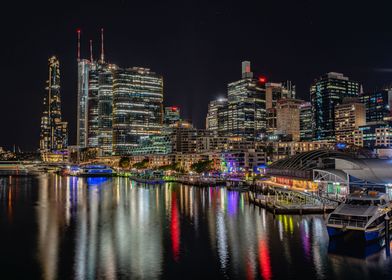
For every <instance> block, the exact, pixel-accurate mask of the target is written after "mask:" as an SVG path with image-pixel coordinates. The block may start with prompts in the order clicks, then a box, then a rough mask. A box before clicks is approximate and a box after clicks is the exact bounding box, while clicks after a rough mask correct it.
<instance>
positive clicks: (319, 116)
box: [310, 72, 361, 140]
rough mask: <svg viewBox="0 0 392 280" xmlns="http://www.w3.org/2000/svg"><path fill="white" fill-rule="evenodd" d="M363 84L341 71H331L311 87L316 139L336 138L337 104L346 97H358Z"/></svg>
mask: <svg viewBox="0 0 392 280" xmlns="http://www.w3.org/2000/svg"><path fill="white" fill-rule="evenodd" d="M360 91H361V86H360V84H359V83H358V82H356V81H352V80H350V79H349V78H348V77H345V76H344V75H343V74H341V73H335V72H330V73H327V74H325V75H323V76H321V77H320V78H318V79H316V80H315V81H314V82H313V84H312V86H311V88H310V98H311V103H312V115H313V128H314V139H315V140H334V139H335V118H334V116H335V106H336V105H338V104H340V103H342V101H343V98H345V97H358V96H359V94H360Z"/></svg>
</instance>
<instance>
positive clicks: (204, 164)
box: [191, 160, 213, 173]
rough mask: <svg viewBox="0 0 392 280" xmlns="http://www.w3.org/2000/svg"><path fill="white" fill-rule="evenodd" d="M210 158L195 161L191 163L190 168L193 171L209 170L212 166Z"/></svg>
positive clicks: (202, 171)
mask: <svg viewBox="0 0 392 280" xmlns="http://www.w3.org/2000/svg"><path fill="white" fill-rule="evenodd" d="M212 163H213V162H212V160H204V161H203V160H200V161H198V162H195V163H193V164H192V165H191V170H192V171H195V172H196V173H204V172H208V171H211V170H212V169H213V168H212Z"/></svg>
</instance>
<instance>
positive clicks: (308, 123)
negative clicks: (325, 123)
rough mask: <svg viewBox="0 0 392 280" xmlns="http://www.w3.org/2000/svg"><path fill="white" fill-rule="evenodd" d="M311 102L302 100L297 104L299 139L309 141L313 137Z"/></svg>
mask: <svg viewBox="0 0 392 280" xmlns="http://www.w3.org/2000/svg"><path fill="white" fill-rule="evenodd" d="M312 125H313V120H312V104H311V103H310V102H303V103H302V104H301V105H300V106H299V127H300V128H299V133H300V139H301V141H311V140H312V139H313V128H312Z"/></svg>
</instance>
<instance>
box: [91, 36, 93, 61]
mask: <svg viewBox="0 0 392 280" xmlns="http://www.w3.org/2000/svg"><path fill="white" fill-rule="evenodd" d="M90 62H91V63H92V62H93V40H90Z"/></svg>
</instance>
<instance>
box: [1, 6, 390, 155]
mask: <svg viewBox="0 0 392 280" xmlns="http://www.w3.org/2000/svg"><path fill="white" fill-rule="evenodd" d="M177 4H178V3H177ZM252 4H254V5H255V6H254V7H255V9H252V8H250V7H244V6H240V7H237V5H235V4H232V3H226V5H224V6H223V5H221V3H220V4H211V5H207V4H206V3H202V2H200V3H193V5H191V6H184V5H178V6H177V7H176V6H175V4H172V5H173V6H171V5H168V6H164V5H163V4H157V5H156V6H153V7H147V6H145V5H144V4H137V5H136V6H131V5H130V4H128V3H126V2H124V1H123V2H121V3H114V4H111V5H110V4H109V5H108V7H104V6H103V5H101V4H96V5H92V6H91V5H87V4H81V5H79V6H72V3H69V4H61V5H60V6H59V8H62V11H63V13H62V14H61V15H59V17H58V18H57V19H56V20H54V22H53V24H51V25H47V24H43V19H41V18H40V17H41V16H42V15H43V14H45V12H47V11H48V9H49V8H50V7H46V6H44V5H43V4H42V3H39V4H34V5H35V6H36V7H38V8H42V9H38V12H37V13H35V14H30V13H28V10H29V9H28V8H29V4H26V5H25V6H24V8H22V9H21V15H22V16H24V18H23V19H21V20H20V22H19V23H18V24H17V25H15V26H14V28H12V29H13V30H6V31H5V35H6V36H8V38H9V39H10V40H11V41H14V40H13V39H17V40H16V42H18V44H17V45H6V46H3V47H2V48H3V53H8V54H12V55H10V56H9V57H8V56H7V57H5V60H4V62H5V64H6V65H7V66H8V67H6V68H7V69H3V70H2V71H3V72H2V77H5V78H6V80H8V81H9V85H8V84H7V85H6V87H5V92H10V94H8V95H7V96H6V98H5V100H4V103H3V106H4V108H5V110H2V112H1V118H0V119H1V126H2V127H3V129H5V130H6V131H12V130H11V128H12V127H15V126H16V127H18V128H19V129H16V130H13V131H12V132H9V133H4V134H3V135H4V136H3V137H2V139H1V143H0V145H1V146H7V147H11V146H12V145H13V144H16V145H17V146H20V147H21V148H22V149H34V148H37V147H38V141H37V140H36V139H39V122H40V116H41V107H42V106H41V103H42V97H43V95H44V93H45V90H44V85H45V80H46V79H45V78H46V71H47V69H46V63H45V61H46V60H47V58H48V57H50V56H51V55H52V54H55V55H57V56H58V57H59V60H60V61H61V64H62V68H63V69H62V102H63V108H62V110H63V115H64V119H66V120H67V121H68V122H69V127H70V129H69V130H70V141H69V142H70V143H76V133H75V131H76V106H75V104H76V98H77V96H76V95H77V94H76V93H77V90H76V89H77V81H76V80H77V63H76V57H77V56H76V52H77V48H76V30H77V28H80V29H81V30H82V42H83V43H82V54H83V56H84V57H89V53H88V48H89V40H90V39H92V40H93V44H94V45H93V47H94V50H95V52H94V55H95V57H98V48H99V35H100V34H99V30H100V28H101V27H103V28H105V32H106V34H105V36H106V42H105V44H106V57H107V60H108V61H109V62H110V63H116V64H118V65H119V66H122V67H124V66H140V67H149V68H151V69H154V71H156V72H157V73H160V74H162V75H163V77H164V79H165V88H164V105H165V106H169V105H177V106H179V107H180V108H181V111H182V114H183V116H184V118H185V119H190V120H192V122H193V123H194V124H195V126H196V127H204V122H205V116H206V113H207V108H208V102H209V101H211V100H213V99H216V98H217V97H223V96H225V95H226V87H227V84H228V83H229V82H233V81H235V80H237V78H238V76H239V75H240V72H239V65H240V62H241V61H243V60H249V61H251V62H252V65H253V68H254V69H255V72H257V73H260V74H263V75H265V76H266V77H267V78H268V80H269V81H272V82H279V81H284V80H292V81H293V82H294V84H295V85H296V86H297V96H298V98H301V99H306V100H309V87H310V85H311V83H312V81H313V80H314V79H315V78H317V77H319V76H321V75H323V74H324V73H327V72H330V71H336V72H340V73H343V74H344V75H346V76H349V77H350V78H352V79H353V80H357V81H359V82H360V83H361V84H362V85H363V86H364V89H365V91H369V90H372V89H373V88H380V87H382V86H383V85H386V84H389V83H390V82H391V79H389V77H388V76H389V75H390V73H389V72H387V71H388V69H386V68H388V66H389V65H392V63H390V60H389V61H388V52H387V50H388V49H391V46H392V41H391V39H389V38H388V34H389V33H388V32H389V31H390V30H388V27H386V25H383V23H384V21H385V19H382V18H383V17H382V14H379V13H378V14H377V13H374V12H375V10H374V9H376V8H370V10H369V11H367V10H366V8H365V6H362V4H357V6H356V7H355V8H356V11H357V12H358V13H355V14H356V15H355V16H354V15H351V14H347V12H348V11H349V8H350V6H349V5H348V4H346V5H343V6H342V7H341V11H340V12H338V13H337V16H336V17H335V18H334V19H335V21H334V22H333V23H331V22H329V23H327V21H325V19H326V17H327V14H328V11H329V10H331V9H332V7H328V6H323V5H321V4H313V3H312V4H311V5H310V4H298V6H296V5H294V6H293V4H290V3H287V5H286V7H285V9H282V10H279V11H280V12H281V15H282V16H281V18H282V20H281V22H280V23H275V24H274V25H273V24H270V23H268V22H269V21H268V20H269V19H273V18H274V15H275V14H274V12H275V11H277V10H276V8H277V7H278V4H270V3H269V4H266V3H252ZM7 5H9V8H12V5H14V4H7ZM71 6H72V7H71ZM90 6H91V7H90ZM331 6H333V5H331ZM173 7H176V8H175V9H172V8H173ZM87 8H91V9H90V11H91V12H92V13H93V14H94V16H92V15H89V14H88V13H85V11H86V10H87ZM105 8H107V9H105ZM191 8H195V9H194V10H192V9H191ZM256 8H259V9H260V8H262V9H263V10H264V11H265V12H264V13H262V12H260V14H258V11H260V10H258V9H256ZM289 8H293V9H292V14H291V12H289V10H290V9H289ZM304 8H308V10H306V9H305V10H303V9H304ZM381 8H382V7H378V8H377V12H381V13H382V10H387V9H385V8H386V7H384V9H381ZM148 9H150V11H151V15H148V14H147V15H146V13H145V12H146V11H148ZM160 9H163V10H162V15H161V14H160V12H159V10H160ZM378 9H379V10H378ZM253 10H256V11H253ZM320 11H322V13H319V12H320ZM165 12H166V14H167V15H178V17H177V18H176V20H177V21H176V20H174V19H168V18H167V15H166V16H164V15H163V14H165ZM312 12H314V13H313V14H312ZM105 13H108V14H113V16H110V17H108V18H109V19H104V16H103V15H104V14H105ZM126 13H129V16H131V15H133V16H135V18H137V19H140V18H141V16H142V15H137V13H140V14H143V15H144V16H145V17H146V19H148V20H150V22H149V23H148V24H147V23H146V24H144V25H143V26H142V27H141V28H140V30H137V31H135V30H133V29H132V28H131V27H132V26H131V25H127V24H125V23H126V21H124V19H121V17H122V15H125V14H126ZM308 14H310V15H308ZM365 14H366V15H368V17H367V19H368V20H367V21H366V25H365V23H360V22H359V20H360V18H361V17H360V15H365ZM376 14H377V16H375V15H376ZM82 15H83V16H82ZM114 15H117V16H114ZM186 15H192V16H190V17H187V16H186ZM301 16H302V17H301ZM64 19H68V20H64ZM258 19H260V21H259V20H258ZM3 20H4V19H3ZM244 20H246V21H249V24H248V25H247V26H248V28H247V29H246V30H243V34H242V35H244V36H245V37H247V38H249V41H248V42H246V41H245V42H243V40H242V39H241V38H242V36H241V37H238V38H239V39H238V40H235V36H236V34H238V33H237V32H238V31H239V27H240V26H241V24H240V23H241V22H243V21H244ZM290 22H292V26H290V28H288V29H287V26H288V24H289V23H290ZM349 22H352V23H349ZM157 23H162V27H161V29H162V30H161V32H158V33H156V34H157V35H156V38H155V39H156V40H152V39H150V38H149V36H148V35H149V33H148V31H149V30H153V29H152V28H153V27H156V26H157ZM184 24H185V26H186V28H183V29H182V28H181V25H184ZM340 24H345V27H346V29H349V30H352V32H351V33H350V34H351V35H350V34H347V33H346V32H344V31H336V28H337V27H338V26H339V25H340ZM356 24H357V25H356ZM190 27H192V28H190ZM300 27H301V30H297V31H298V33H295V32H294V31H295V29H296V28H300ZM158 29H159V28H158ZM15 30H16V31H17V32H16V33H15V32H14V31H15ZM28 30H35V31H36V32H32V33H31V34H28V33H26V32H27V31H28ZM328 30H329V31H331V30H335V32H336V40H335V42H329V41H328V40H326V39H323V38H322V36H321V35H317V34H316V33H317V32H316V31H319V32H322V31H325V32H326V31H328ZM256 31H258V32H260V31H261V34H262V35H260V38H258V37H257V36H255V37H256V38H252V37H251V36H249V35H251V34H258V33H256ZM290 31H292V32H293V33H292V34H289V33H290ZM315 32H316V33H315ZM16 34H17V36H18V37H16ZM27 34H28V35H27ZM154 34H155V33H154ZM216 34H218V35H217V36H216V38H215V35H216ZM229 34H231V35H232V36H234V37H231V38H230V37H229V36H228V35H229ZM282 34H285V35H287V36H282ZM328 34H329V33H328ZM281 37H283V38H285V39H282V38H281ZM295 38H297V39H298V40H294V39H295ZM233 40H234V42H233ZM287 40H288V41H289V42H290V40H291V41H293V40H294V41H293V44H288V45H287V46H286V47H285V44H287V42H286V41H287ZM269 41H270V42H273V44H270V45H269V44H268V42H269ZM332 41H333V40H332ZM265 42H267V44H265ZM195 43H196V44H195ZM310 43H311V44H310ZM26 46H28V47H26ZM310 46H311V47H310ZM354 46H356V48H354ZM11 58H13V60H11ZM315 58H318V60H315ZM315 61H317V63H315ZM24 65H29V67H25V66H24ZM21 66H22V67H21ZM31 67H33V69H31ZM27 68H29V69H27ZM222 70H224V71H222ZM12 73H18V75H12ZM20 75H22V76H24V77H25V78H24V82H23V83H22V84H21V85H19V90H18V91H17V94H14V93H13V89H12V87H11V85H15V84H17V83H16V81H15V79H16V77H20ZM14 76H15V77H14ZM4 94H5V93H4ZM21 99H22V100H24V101H25V102H23V104H20V110H21V112H20V113H19V114H16V113H15V108H16V107H15V106H16V104H17V102H18V101H19V100H21ZM196 101H198V102H196ZM8 108H12V109H8Z"/></svg>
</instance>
